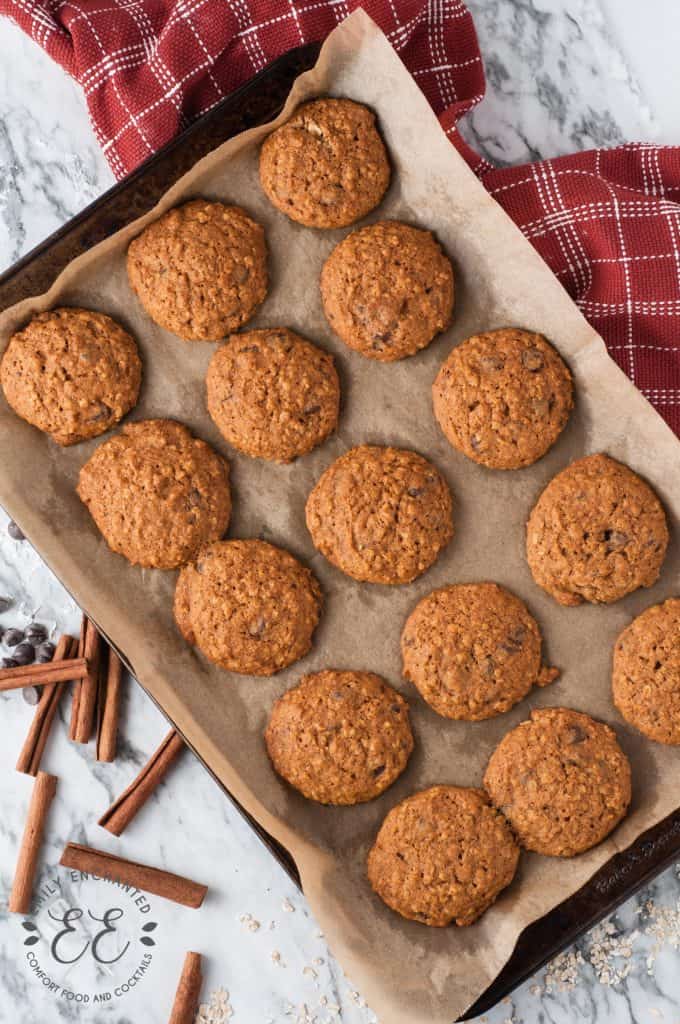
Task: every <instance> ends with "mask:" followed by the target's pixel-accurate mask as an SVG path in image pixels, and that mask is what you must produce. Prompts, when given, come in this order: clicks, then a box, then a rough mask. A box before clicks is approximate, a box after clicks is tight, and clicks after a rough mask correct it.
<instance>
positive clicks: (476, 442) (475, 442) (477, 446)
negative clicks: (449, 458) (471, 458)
mask: <svg viewBox="0 0 680 1024" xmlns="http://www.w3.org/2000/svg"><path fill="white" fill-rule="evenodd" d="M470 445H471V447H472V450H473V452H478V451H480V450H481V447H482V439H481V437H477V435H476V434H471V435H470Z"/></svg>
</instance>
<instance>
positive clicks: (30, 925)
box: [21, 921, 38, 932]
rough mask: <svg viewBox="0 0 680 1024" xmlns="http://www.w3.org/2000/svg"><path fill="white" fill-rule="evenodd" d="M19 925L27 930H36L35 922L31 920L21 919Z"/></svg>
mask: <svg viewBox="0 0 680 1024" xmlns="http://www.w3.org/2000/svg"><path fill="white" fill-rule="evenodd" d="M21 927H22V928H25V929H26V931H27V932H37V930H38V926H37V924H33V922H32V921H22V922H21Z"/></svg>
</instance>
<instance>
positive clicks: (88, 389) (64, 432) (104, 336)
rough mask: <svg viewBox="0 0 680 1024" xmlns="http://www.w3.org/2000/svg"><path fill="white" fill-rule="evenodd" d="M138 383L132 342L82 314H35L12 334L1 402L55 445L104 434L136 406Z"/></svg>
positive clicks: (99, 316)
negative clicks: (19, 329) (2, 400)
mask: <svg viewBox="0 0 680 1024" xmlns="http://www.w3.org/2000/svg"><path fill="white" fill-rule="evenodd" d="M141 380H142V363H141V360H140V358H139V353H138V351H137V344H136V342H135V340H134V338H132V337H131V335H129V334H128V332H127V331H124V330H123V328H122V327H121V326H120V324H117V323H116V321H115V320H112V319H111V317H109V316H105V315H104V313H95V312H93V311H92V310H89V309H77V308H60V309H53V310H50V311H49V312H47V313H39V314H38V315H37V316H35V317H34V318H33V319H32V320H31V321H30V323H29V324H27V326H26V327H24V329H23V330H22V331H19V332H17V333H16V334H14V335H12V337H11V338H10V341H9V344H8V346H7V348H6V349H5V353H4V355H3V357H2V363H0V381H1V382H2V388H3V391H4V393H5V398H6V399H7V401H8V403H9V404H10V405H11V407H12V408H13V409H14V411H15V412H16V413H17V415H18V416H21V418H22V419H24V420H26V421H27V422H28V423H31V424H32V425H33V426H34V427H37V428H38V430H42V431H44V433H46V434H49V435H50V437H51V438H52V440H53V441H56V443H57V444H61V445H70V444H76V443H77V442H78V441H85V440H86V439H87V438H89V437H98V436H99V435H100V434H103V433H105V432H106V431H107V430H110V429H111V427H113V426H114V425H115V424H116V423H118V422H119V420H121V419H122V418H123V416H125V414H126V413H127V412H129V411H130V409H132V408H133V407H134V406H135V404H136V402H137V397H138V395H139V387H140V384H141Z"/></svg>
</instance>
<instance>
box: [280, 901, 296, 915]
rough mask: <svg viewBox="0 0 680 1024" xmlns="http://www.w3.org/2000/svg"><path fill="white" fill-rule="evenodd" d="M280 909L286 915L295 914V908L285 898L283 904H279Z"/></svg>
mask: <svg viewBox="0 0 680 1024" xmlns="http://www.w3.org/2000/svg"><path fill="white" fill-rule="evenodd" d="M281 909H282V910H285V912H286V913H287V914H294V913H295V907H294V906H293V904H292V903H291V902H290V900H289V899H288V898H286V899H285V900H284V901H283V903H282V904H281Z"/></svg>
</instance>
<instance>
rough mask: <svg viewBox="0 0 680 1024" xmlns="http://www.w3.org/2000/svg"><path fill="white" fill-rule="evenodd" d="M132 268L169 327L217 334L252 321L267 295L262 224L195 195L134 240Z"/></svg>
mask: <svg viewBox="0 0 680 1024" xmlns="http://www.w3.org/2000/svg"><path fill="white" fill-rule="evenodd" d="M127 272H128V279H129V281H130V285H131V287H132V290H133V291H134V292H135V293H136V295H137V298H138V299H139V301H140V302H141V304H142V306H143V307H144V309H145V310H146V312H147V313H148V314H149V316H150V317H151V319H152V320H154V321H155V322H156V323H157V324H160V326H161V327H164V328H165V329H166V331H172V333H173V334H177V335H179V337H180V338H185V339H187V340H191V341H219V340H220V339H221V338H224V337H226V335H228V334H230V333H231V332H232V331H236V330H238V328H239V327H242V326H243V324H245V323H246V322H247V321H248V320H250V318H251V317H252V316H253V314H254V313H255V310H256V309H257V307H258V306H259V305H260V304H261V303H262V302H263V301H264V298H265V295H266V294H267V249H266V246H265V240H264V230H263V229H262V227H261V225H260V224H257V223H256V222H255V221H254V220H252V218H251V217H249V216H248V214H247V213H246V212H245V211H244V210H242V209H241V208H240V207H238V206H225V205H224V204H223V203H211V202H208V201H207V200H205V199H192V200H191V201H190V202H188V203H184V205H183V206H177V207H175V208H174V209H172V210H168V212H167V213H164V214H163V215H162V216H161V217H159V218H158V220H155V221H154V222H153V223H152V224H149V225H148V227H146V228H144V230H143V231H142V233H141V235H138V237H137V238H135V239H134V241H132V242H131V243H130V246H129V248H128V253H127Z"/></svg>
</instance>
